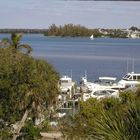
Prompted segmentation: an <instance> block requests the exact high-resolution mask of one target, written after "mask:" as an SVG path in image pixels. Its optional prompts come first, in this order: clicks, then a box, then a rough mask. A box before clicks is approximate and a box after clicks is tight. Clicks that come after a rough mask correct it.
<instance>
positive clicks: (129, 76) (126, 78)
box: [123, 74, 132, 80]
mask: <svg viewBox="0 0 140 140" xmlns="http://www.w3.org/2000/svg"><path fill="white" fill-rule="evenodd" d="M131 78H132V76H131V75H129V74H127V75H125V76H124V77H123V79H124V80H129V79H131Z"/></svg>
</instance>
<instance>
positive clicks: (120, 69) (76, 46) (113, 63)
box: [0, 34, 140, 81]
mask: <svg viewBox="0 0 140 140" xmlns="http://www.w3.org/2000/svg"><path fill="white" fill-rule="evenodd" d="M4 37H10V35H7V34H1V35H0V39H1V38H4ZM22 43H27V44H29V45H30V46H31V47H32V48H33V52H32V55H33V56H34V57H37V58H41V59H45V60H47V61H48V62H50V63H51V64H53V65H54V67H55V69H56V70H57V71H58V72H59V73H60V74H61V75H63V74H67V75H69V76H70V75H71V73H72V77H73V79H74V80H76V81H79V80H80V77H81V76H83V75H84V71H85V70H86V71H87V74H88V79H89V80H91V81H92V80H95V79H97V78H98V77H99V76H116V77H117V78H118V80H119V79H120V78H121V77H122V76H123V75H124V74H125V73H126V72H127V70H128V71H129V72H131V71H132V62H133V61H132V60H134V71H135V72H140V39H118V38H115V39H110V38H97V39H94V40H90V39H89V38H85V37H84V38H69V37H68V38H61V37H44V36H43V35H40V34H39V35H31V34H28V35H24V36H23V38H22ZM127 64H128V68H127Z"/></svg>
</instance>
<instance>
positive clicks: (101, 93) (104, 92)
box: [83, 89, 119, 101]
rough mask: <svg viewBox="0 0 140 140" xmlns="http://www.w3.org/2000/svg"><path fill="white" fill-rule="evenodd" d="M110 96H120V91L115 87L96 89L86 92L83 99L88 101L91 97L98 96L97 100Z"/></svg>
mask: <svg viewBox="0 0 140 140" xmlns="http://www.w3.org/2000/svg"><path fill="white" fill-rule="evenodd" d="M110 97H114V98H119V91H118V90H114V89H96V90H95V91H92V92H91V93H84V94H83V101H87V100H88V99H90V98H96V99H97V100H99V99H103V98H110Z"/></svg>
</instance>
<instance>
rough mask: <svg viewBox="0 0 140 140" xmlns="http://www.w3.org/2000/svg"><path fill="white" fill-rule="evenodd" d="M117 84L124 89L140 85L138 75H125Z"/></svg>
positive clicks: (139, 74)
mask: <svg viewBox="0 0 140 140" xmlns="http://www.w3.org/2000/svg"><path fill="white" fill-rule="evenodd" d="M118 83H119V84H121V85H123V86H124V87H125V88H128V87H135V86H137V85H139V84H140V73H135V72H131V73H127V74H126V75H125V76H124V77H123V78H122V79H121V80H120V81H119V82H118Z"/></svg>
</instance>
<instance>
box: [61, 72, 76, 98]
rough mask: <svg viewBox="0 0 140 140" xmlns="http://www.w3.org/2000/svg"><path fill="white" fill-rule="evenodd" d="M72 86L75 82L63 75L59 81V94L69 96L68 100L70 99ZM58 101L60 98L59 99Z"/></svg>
mask: <svg viewBox="0 0 140 140" xmlns="http://www.w3.org/2000/svg"><path fill="white" fill-rule="evenodd" d="M74 85H75V82H73V81H72V78H71V77H69V76H67V75H63V76H62V77H61V78H60V80H59V87H60V92H61V93H62V94H67V95H69V97H70V98H71V97H72V89H73V90H74ZM60 96H62V95H60ZM59 99H61V98H60V97H59Z"/></svg>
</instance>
